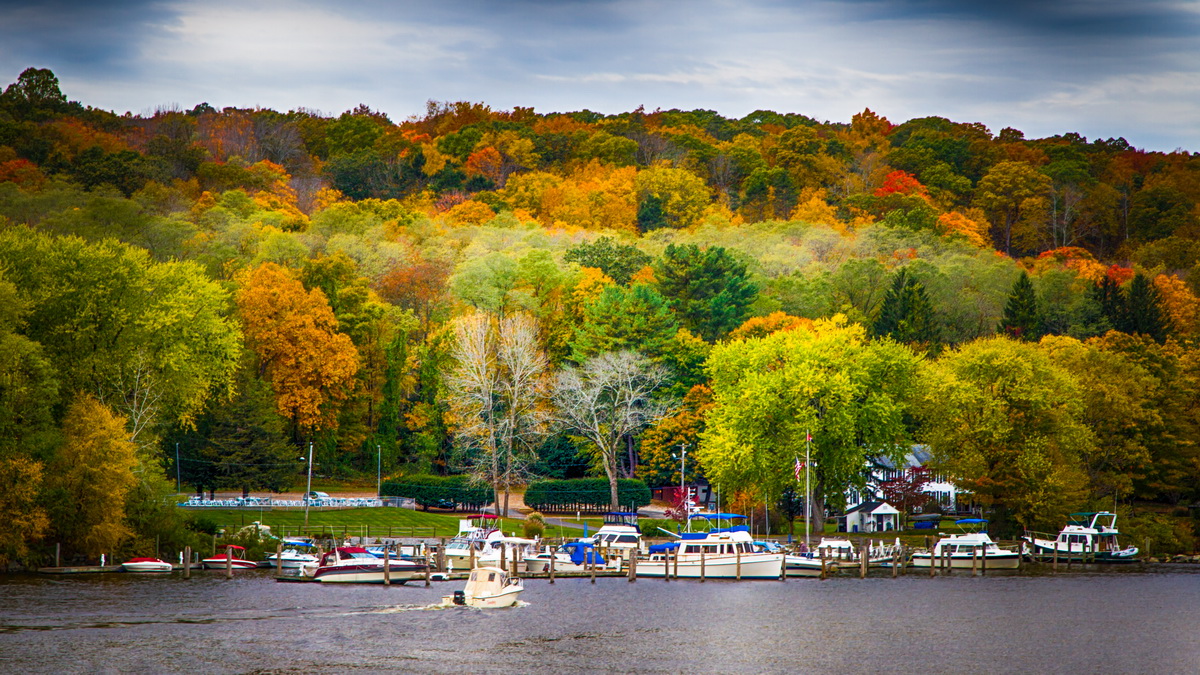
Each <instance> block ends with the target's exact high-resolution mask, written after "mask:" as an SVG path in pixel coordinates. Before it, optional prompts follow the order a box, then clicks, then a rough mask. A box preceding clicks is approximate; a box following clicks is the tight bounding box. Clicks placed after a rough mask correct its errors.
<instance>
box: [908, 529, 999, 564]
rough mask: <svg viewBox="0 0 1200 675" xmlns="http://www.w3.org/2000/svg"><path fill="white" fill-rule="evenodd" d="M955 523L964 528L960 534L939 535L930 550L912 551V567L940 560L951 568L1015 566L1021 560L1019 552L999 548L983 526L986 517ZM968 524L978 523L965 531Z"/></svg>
mask: <svg viewBox="0 0 1200 675" xmlns="http://www.w3.org/2000/svg"><path fill="white" fill-rule="evenodd" d="M955 524H956V525H958V526H959V527H961V528H963V529H964V532H963V533H962V534H952V535H950V536H945V535H942V538H941V539H939V540H938V542H937V544H936V545H935V546H934V547H933V552H932V553H930V552H929V551H917V552H915V553H913V554H912V563H911V564H912V566H913V567H929V566H930V565H932V566H934V567H940V566H941V565H942V560H946V561H947V562H946V564H947V565H949V566H950V568H951V569H972V568H974V567H975V566H979V567H981V568H983V569H993V570H1015V569H1017V568H1018V567H1019V566H1020V564H1021V554H1020V553H1018V552H1017V551H1010V550H1007V549H1003V548H1000V547H999V546H997V545H996V542H994V541H992V538H991V537H989V536H988V534H987V532H986V531H985V529H984V526H986V525H987V520H984V519H982V518H963V519H961V520H957V521H955ZM969 526H978V529H977V530H976V531H973V532H968V531H965V530H966V529H967V527H969Z"/></svg>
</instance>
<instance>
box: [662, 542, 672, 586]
mask: <svg viewBox="0 0 1200 675" xmlns="http://www.w3.org/2000/svg"><path fill="white" fill-rule="evenodd" d="M670 580H671V549H667V550H665V551H663V581H670Z"/></svg>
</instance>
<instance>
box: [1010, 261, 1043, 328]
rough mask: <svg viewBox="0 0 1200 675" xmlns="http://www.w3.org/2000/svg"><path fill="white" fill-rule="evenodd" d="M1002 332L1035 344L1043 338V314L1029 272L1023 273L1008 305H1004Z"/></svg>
mask: <svg viewBox="0 0 1200 675" xmlns="http://www.w3.org/2000/svg"><path fill="white" fill-rule="evenodd" d="M1000 331H1001V332H1003V333H1005V334H1007V335H1009V336H1010V337H1013V338H1016V339H1018V340H1024V341H1026V342H1033V341H1036V340H1038V339H1040V338H1041V337H1042V313H1041V310H1039V309H1038V301H1037V294H1036V293H1035V292H1034V290H1033V282H1032V281H1030V280H1029V273H1027V272H1021V278H1019V279H1017V283H1015V284H1013V289H1012V293H1009V295H1008V303H1007V304H1006V305H1004V318H1003V319H1002V320H1001V322H1000Z"/></svg>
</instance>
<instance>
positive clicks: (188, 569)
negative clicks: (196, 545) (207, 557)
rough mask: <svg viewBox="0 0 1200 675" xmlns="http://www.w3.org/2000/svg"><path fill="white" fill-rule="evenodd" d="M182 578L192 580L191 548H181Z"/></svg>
mask: <svg viewBox="0 0 1200 675" xmlns="http://www.w3.org/2000/svg"><path fill="white" fill-rule="evenodd" d="M183 578H184V579H191V578H192V547H191V546H184V547H183Z"/></svg>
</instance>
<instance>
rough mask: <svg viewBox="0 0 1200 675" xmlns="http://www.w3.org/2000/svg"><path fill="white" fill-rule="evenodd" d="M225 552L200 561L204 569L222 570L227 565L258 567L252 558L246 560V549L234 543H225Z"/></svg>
mask: <svg viewBox="0 0 1200 675" xmlns="http://www.w3.org/2000/svg"><path fill="white" fill-rule="evenodd" d="M224 548H225V552H224V553H218V554H217V555H214V556H213V557H211V558H205V559H204V560H202V561H200V564H201V565H203V566H204V569H206V570H223V569H225V568H226V567H227V566H229V567H232V568H233V569H235V570H252V569H254V568H256V567H258V563H256V562H254V561H253V560H246V549H245V548H244V547H242V546H236V545H234V544H226V545H225V546H224Z"/></svg>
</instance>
